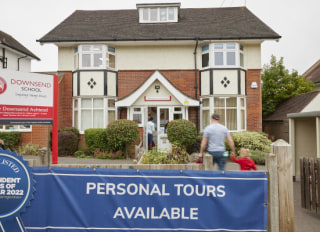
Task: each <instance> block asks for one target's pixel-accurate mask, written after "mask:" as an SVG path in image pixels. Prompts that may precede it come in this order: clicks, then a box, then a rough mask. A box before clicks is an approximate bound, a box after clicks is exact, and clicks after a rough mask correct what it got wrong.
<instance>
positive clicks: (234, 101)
mask: <svg viewBox="0 0 320 232" xmlns="http://www.w3.org/2000/svg"><path fill="white" fill-rule="evenodd" d="M226 100H227V107H237V98H235V97H230V98H227V99H226Z"/></svg>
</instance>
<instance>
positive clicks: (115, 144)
mask: <svg viewBox="0 0 320 232" xmlns="http://www.w3.org/2000/svg"><path fill="white" fill-rule="evenodd" d="M106 132H107V138H108V147H109V148H110V149H111V150H112V151H124V150H125V151H126V154H127V155H128V152H127V145H129V144H131V143H133V142H134V141H136V140H137V138H138V135H139V128H138V124H137V123H136V122H134V121H132V120H127V119H120V120H116V121H113V122H111V123H110V124H109V125H108V127H107V130H106Z"/></svg>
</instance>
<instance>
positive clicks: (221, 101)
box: [214, 97, 225, 107]
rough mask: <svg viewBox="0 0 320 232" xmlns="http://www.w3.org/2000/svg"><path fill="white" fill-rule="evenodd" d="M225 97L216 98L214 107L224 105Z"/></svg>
mask: <svg viewBox="0 0 320 232" xmlns="http://www.w3.org/2000/svg"><path fill="white" fill-rule="evenodd" d="M224 99H225V98H218V97H216V98H214V107H224Z"/></svg>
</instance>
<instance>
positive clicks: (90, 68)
mask: <svg viewBox="0 0 320 232" xmlns="http://www.w3.org/2000/svg"><path fill="white" fill-rule="evenodd" d="M279 38H281V36H279V35H278V34H277V33H276V32H274V31H273V30H272V29H270V28H269V27H268V26H267V25H266V24H264V23H263V22H262V21H261V20H260V19H259V18H258V17H256V16H255V15H254V14H253V13H252V12H250V11H249V10H248V9H247V8H245V7H231V8H205V9H203V8H201V9H200V8H186V9H185V8H181V7H180V4H179V3H168V4H164V3H161V4H137V9H131V10H94V11H75V12H74V13H73V14H72V15H70V16H69V17H68V18H66V19H65V20H64V21H63V22H62V23H60V24H59V25H57V26H56V27H55V28H54V29H53V30H51V31H50V32H49V33H47V34H46V35H44V36H43V37H42V38H41V39H39V40H38V42H40V43H41V44H47V43H51V44H55V45H56V46H57V47H58V73H59V74H60V75H61V77H62V78H61V80H60V86H59V91H60V92H59V101H60V104H59V127H60V128H63V127H72V126H73V127H77V128H78V129H79V130H80V131H81V133H83V132H84V131H85V130H86V129H88V128H106V127H107V125H108V123H110V122H112V121H113V120H116V119H122V118H126V119H131V120H135V121H137V122H138V123H139V126H140V128H141V131H143V128H144V127H145V125H146V122H147V118H148V117H150V116H153V118H154V120H155V123H156V128H157V135H156V136H155V138H156V139H155V143H157V144H158V146H159V147H162V148H164V147H167V146H168V145H169V146H170V144H169V143H168V141H167V137H166V133H165V125H166V123H167V122H168V121H171V120H174V119H179V118H183V119H187V120H190V121H192V122H194V123H195V124H196V125H197V127H198V130H199V131H200V132H201V131H202V130H203V128H204V127H205V126H206V125H208V124H209V122H210V115H211V114H212V113H213V112H216V113H219V114H220V115H221V123H222V124H224V125H226V126H227V127H228V128H229V129H230V131H244V130H250V131H262V113H261V112H262V111H261V89H260V87H261V84H260V83H261V79H260V72H261V44H262V42H263V41H265V40H278V39H279ZM142 137H143V138H145V136H142Z"/></svg>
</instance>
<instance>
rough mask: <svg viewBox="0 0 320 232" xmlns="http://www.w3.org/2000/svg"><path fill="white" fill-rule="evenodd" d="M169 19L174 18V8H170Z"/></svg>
mask: <svg viewBox="0 0 320 232" xmlns="http://www.w3.org/2000/svg"><path fill="white" fill-rule="evenodd" d="M168 14H169V15H168V19H169V20H174V8H172V7H171V8H168Z"/></svg>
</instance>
